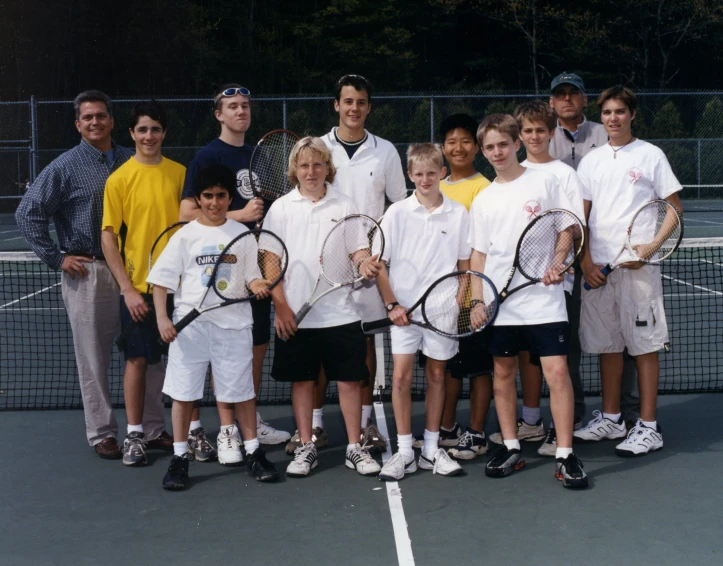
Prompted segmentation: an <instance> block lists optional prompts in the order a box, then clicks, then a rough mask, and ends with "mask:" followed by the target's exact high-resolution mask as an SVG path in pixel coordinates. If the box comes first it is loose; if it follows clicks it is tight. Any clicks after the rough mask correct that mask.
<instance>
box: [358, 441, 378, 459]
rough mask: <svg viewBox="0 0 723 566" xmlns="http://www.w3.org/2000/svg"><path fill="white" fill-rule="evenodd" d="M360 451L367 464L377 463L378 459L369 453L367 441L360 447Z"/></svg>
mask: <svg viewBox="0 0 723 566" xmlns="http://www.w3.org/2000/svg"><path fill="white" fill-rule="evenodd" d="M358 452H359V454H361V458H362V460H363V461H364V463H365V464H375V463H376V460H375V459H374V458H372V455H371V454H369V448H367V443H366V442H365V443H364V444H362V445H361V446H360V447H359V450H358Z"/></svg>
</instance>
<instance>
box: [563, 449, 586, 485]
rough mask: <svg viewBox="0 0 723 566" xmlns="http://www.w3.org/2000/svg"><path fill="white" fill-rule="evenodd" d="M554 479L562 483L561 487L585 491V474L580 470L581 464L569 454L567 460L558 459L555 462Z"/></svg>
mask: <svg viewBox="0 0 723 566" xmlns="http://www.w3.org/2000/svg"><path fill="white" fill-rule="evenodd" d="M555 477H556V478H557V479H558V480H560V481H561V482H562V487H569V488H571V489H585V488H586V487H587V474H586V473H585V470H583V469H582V462H581V461H580V459H579V458H578V457H577V456H575V454H570V455H569V456H568V457H567V458H564V459H563V458H558V459H557V460H556V461H555Z"/></svg>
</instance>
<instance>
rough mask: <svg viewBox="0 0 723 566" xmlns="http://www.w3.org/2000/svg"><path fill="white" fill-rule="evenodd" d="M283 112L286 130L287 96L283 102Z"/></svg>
mask: <svg viewBox="0 0 723 566" xmlns="http://www.w3.org/2000/svg"><path fill="white" fill-rule="evenodd" d="M282 112H283V118H282V121H283V123H284V130H286V129H287V128H286V98H284V102H283V103H282Z"/></svg>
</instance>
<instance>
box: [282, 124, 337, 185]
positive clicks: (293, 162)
mask: <svg viewBox="0 0 723 566" xmlns="http://www.w3.org/2000/svg"><path fill="white" fill-rule="evenodd" d="M302 151H312V152H316V153H318V154H319V155H321V158H322V159H323V160H324V162H325V163H326V168H327V173H326V182H327V183H333V182H334V177H336V167H334V162H333V161H332V159H331V150H330V149H329V148H328V147H326V144H324V142H323V141H322V140H321V138H315V137H312V136H306V137H305V138H301V139H300V140H299V141H297V142H296V145H295V146H294V148H293V149H292V150H291V155H289V171H288V173H287V176H288V178H289V182H290V183H291V184H292V185H294V186H296V185H298V184H299V179H298V177H297V176H296V169H297V166H298V163H299V156H300V155H301V152H302Z"/></svg>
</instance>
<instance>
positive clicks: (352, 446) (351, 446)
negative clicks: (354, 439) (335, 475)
mask: <svg viewBox="0 0 723 566" xmlns="http://www.w3.org/2000/svg"><path fill="white" fill-rule="evenodd" d="M354 448H356V444H347V445H346V451H347V452H349V451H350V450H354Z"/></svg>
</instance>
